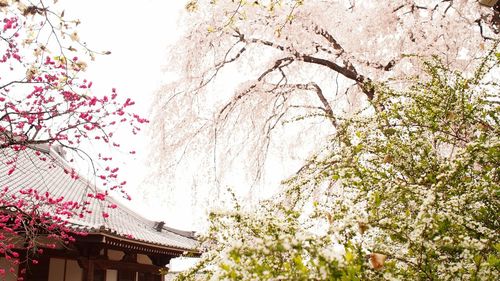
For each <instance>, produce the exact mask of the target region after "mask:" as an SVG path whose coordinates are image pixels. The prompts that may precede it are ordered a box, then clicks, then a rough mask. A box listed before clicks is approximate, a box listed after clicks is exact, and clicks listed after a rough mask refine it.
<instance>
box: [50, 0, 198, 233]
mask: <svg viewBox="0 0 500 281" xmlns="http://www.w3.org/2000/svg"><path fill="white" fill-rule="evenodd" d="M184 3H185V2H184V1H182V0H175V1H173V0H141V1H131V0H85V1H83V0H80V1H75V0H61V1H59V3H58V5H60V7H62V8H63V9H64V10H65V17H66V18H67V19H80V20H81V22H82V24H81V25H80V26H79V29H78V33H79V36H80V38H81V39H82V41H84V42H87V45H88V46H89V47H90V48H91V49H94V50H102V51H104V50H109V51H111V52H112V54H111V55H109V56H99V57H97V59H96V61H94V62H91V63H89V68H88V71H87V73H86V76H87V77H88V78H89V79H90V80H92V81H93V84H94V85H93V87H92V88H93V91H94V92H95V93H97V92H99V91H102V92H104V93H109V91H110V89H111V88H113V87H116V88H117V89H118V92H119V94H120V95H121V96H122V97H131V98H132V99H133V100H135V102H136V107H135V110H134V111H135V112H136V113H139V114H140V115H142V116H145V117H149V116H148V112H149V107H150V102H151V101H152V97H153V94H154V92H155V90H157V89H158V87H159V85H160V82H161V81H162V80H164V79H168V77H167V75H166V74H165V73H163V72H162V68H163V66H164V64H165V62H166V61H167V55H168V53H167V49H168V46H169V45H172V44H173V43H174V42H175V40H176V38H178V37H179V36H180V35H181V32H180V30H179V28H178V20H179V15H180V13H181V12H182V9H183V7H184ZM120 141H121V142H122V143H124V142H125V144H127V143H128V144H129V145H132V146H134V149H135V150H137V154H136V155H135V156H132V155H130V154H128V153H124V154H123V155H115V156H114V158H115V160H118V161H121V162H122V165H121V176H122V177H124V178H125V179H126V180H127V182H128V184H127V185H128V187H127V191H128V192H129V193H130V194H131V195H132V198H133V200H132V202H130V203H131V204H128V206H130V207H131V208H132V209H134V210H136V211H138V212H140V213H141V214H143V215H146V216H147V217H149V218H152V219H156V220H164V221H166V223H167V225H169V226H173V227H177V228H181V229H193V228H194V227H195V226H194V224H193V221H194V218H193V215H192V214H193V212H191V211H190V210H189V208H190V206H191V204H190V203H189V202H186V201H189V196H188V195H187V194H181V196H178V199H177V200H175V201H176V204H175V205H172V204H162V205H160V204H153V203H151V202H144V200H143V198H142V196H141V190H143V189H145V188H147V186H145V185H144V184H143V179H144V177H145V176H146V175H147V168H146V166H145V161H144V160H145V157H147V155H148V153H149V151H148V144H149V142H148V140H147V135H146V134H145V132H143V133H142V134H140V135H139V136H137V137H134V138H129V137H128V136H126V138H122V139H120ZM120 156H121V157H120ZM120 159H121V160H120Z"/></svg>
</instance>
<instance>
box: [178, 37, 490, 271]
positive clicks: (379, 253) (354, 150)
mask: <svg viewBox="0 0 500 281" xmlns="http://www.w3.org/2000/svg"><path fill="white" fill-rule="evenodd" d="M499 61H500V53H498V47H495V49H494V50H493V51H492V52H491V53H490V55H489V56H487V57H486V58H485V59H484V60H483V62H482V63H481V64H480V66H479V67H478V68H477V69H475V70H474V71H464V72H459V71H454V70H451V69H449V68H448V67H447V66H446V65H445V64H444V63H443V62H442V61H441V60H440V59H438V58H435V57H434V58H431V59H429V60H427V61H425V62H424V63H423V64H422V73H423V74H422V75H420V76H419V77H412V78H410V79H408V80H406V81H404V83H397V84H395V83H392V85H393V86H391V83H387V84H381V85H372V87H373V88H374V89H375V92H376V94H375V97H376V98H375V99H374V100H373V101H372V102H371V103H370V104H369V105H368V106H366V107H365V108H364V109H362V110H360V111H359V112H358V113H357V114H354V115H353V116H352V117H350V118H346V119H340V117H339V119H338V120H339V125H338V127H337V131H336V133H335V135H334V136H332V137H331V140H330V141H329V143H328V144H327V145H326V146H325V147H324V149H323V150H322V151H321V152H318V153H317V154H316V155H314V156H313V157H311V158H310V160H309V161H308V163H307V164H306V165H305V166H304V167H303V168H302V169H301V170H300V172H298V173H297V175H295V176H294V177H292V178H291V179H289V180H287V181H286V182H285V190H284V191H283V193H281V194H280V195H279V196H277V197H276V198H273V199H272V200H269V201H265V202H262V203H261V204H260V206H259V207H257V208H254V209H245V208H243V207H240V206H239V205H237V206H236V208H235V210H234V211H227V212H214V213H212V215H211V217H210V218H211V220H210V223H211V224H210V228H209V231H208V232H207V234H206V235H205V236H204V239H203V245H204V246H205V247H206V252H205V253H204V255H203V257H202V259H201V261H200V263H199V264H198V266H197V267H195V268H194V269H193V270H191V271H189V272H186V273H184V274H181V275H180V276H179V280H186V279H187V280H190V279H192V278H194V276H198V278H201V279H209V280H219V279H224V280H495V279H496V278H497V277H498V276H499V274H500V237H499V236H500V233H499V226H500V225H499V224H500V221H499V220H498V214H499V212H500V198H499V194H500V189H499V182H500V171H499V170H498V167H500V165H499V164H500V126H499V123H500V116H499V113H500V106H499V101H500V92H499V84H498V82H499V81H498V77H499V75H498V73H499V67H498V66H499ZM394 85H397V86H394Z"/></svg>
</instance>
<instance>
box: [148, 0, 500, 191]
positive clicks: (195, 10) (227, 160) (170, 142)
mask: <svg viewBox="0 0 500 281" xmlns="http://www.w3.org/2000/svg"><path fill="white" fill-rule="evenodd" d="M186 9H187V10H188V11H189V12H188V13H187V15H186V16H185V18H184V22H185V26H186V29H187V31H186V35H185V36H184V37H183V38H182V39H181V40H180V41H179V42H177V44H176V45H175V46H176V47H175V48H173V49H172V50H171V51H170V56H171V58H172V59H171V61H170V62H169V64H168V65H169V67H170V70H171V71H173V72H175V73H177V74H178V75H179V76H180V78H181V79H179V80H178V81H176V82H174V83H170V84H167V85H165V86H164V87H163V88H162V89H161V90H160V91H159V92H158V95H157V101H156V102H155V103H154V104H155V105H156V107H155V108H156V110H155V112H154V115H155V117H154V118H153V120H154V122H153V130H152V132H154V133H153V134H152V138H153V141H155V143H156V146H155V147H157V151H156V152H155V153H154V154H152V156H151V159H152V161H151V162H152V163H153V164H158V169H157V171H159V173H158V174H159V175H160V176H161V175H164V176H165V178H167V179H168V178H172V177H173V175H175V173H176V171H177V172H181V173H184V172H185V170H187V169H192V170H193V171H196V174H198V175H202V177H203V183H204V184H206V181H207V179H209V182H210V185H211V186H213V185H216V186H225V185H231V184H232V181H233V180H234V179H233V178H232V177H233V175H234V171H235V170H241V171H242V172H241V173H240V174H241V175H240V174H239V175H238V176H239V178H240V180H241V179H242V178H245V179H246V181H245V182H246V183H248V186H252V185H253V184H256V185H258V184H259V182H261V181H260V180H261V178H262V172H265V171H266V170H269V168H273V167H272V166H273V165H277V163H286V164H284V166H285V170H286V171H285V172H284V173H283V174H282V176H286V175H291V174H293V172H294V171H296V170H298V169H299V168H300V166H301V165H302V164H303V161H304V160H305V159H306V158H307V157H308V156H309V155H310V153H312V152H313V151H314V150H315V149H317V148H318V147H319V146H320V145H321V144H322V143H323V142H324V141H325V140H326V139H328V138H329V136H330V135H331V134H333V133H334V132H335V131H336V124H337V119H339V118H342V117H343V116H347V115H349V114H351V113H353V112H355V111H356V110H358V109H359V108H361V107H363V106H365V105H366V104H367V103H370V102H372V101H373V100H374V99H375V98H376V97H375V92H374V91H373V89H372V83H373V82H379V81H394V83H396V81H397V80H398V79H400V78H402V77H408V76H411V75H417V74H418V71H419V70H418V68H417V67H415V65H416V62H417V61H418V58H417V56H420V57H428V56H432V55H438V56H440V57H445V60H446V64H447V65H448V66H450V67H452V68H456V69H461V70H467V69H469V70H470V69H473V68H474V66H475V65H476V64H477V63H479V59H478V58H479V57H482V55H484V53H485V52H487V50H489V48H490V47H491V44H492V43H493V41H494V39H496V38H498V35H497V34H498V32H499V20H498V15H499V12H498V11H499V8H498V6H497V7H496V8H490V7H487V6H483V5H481V4H479V3H478V2H476V1H465V0H460V1H431V0H425V1H391V2H390V3H387V1H354V0H351V1H348V0H345V1H274V0H273V1H189V2H188V4H187V5H186ZM179 46H182V47H179ZM415 55H417V56H415ZM164 120H168V122H164ZM295 121H298V122H295ZM171 132H175V134H172V133H171ZM305 136H307V142H306V141H305V140H304V138H305ZM158 151H159V153H157V152H158ZM268 157H272V159H271V161H266V159H268ZM186 159H189V161H185V160H186ZM194 159H198V161H195V160H194ZM278 165H280V164H278ZM226 171H231V172H230V173H229V174H228V173H226ZM268 174H269V173H268ZM189 176H190V175H184V174H183V177H184V178H186V177H189ZM270 176H271V177H272V175H270ZM278 180H279V179H278ZM263 182H264V183H265V182H266V181H265V180H264V181H263ZM277 182H278V181H276V180H275V181H274V182H273V183H277ZM247 192H249V191H248V190H247ZM250 192H251V191H250Z"/></svg>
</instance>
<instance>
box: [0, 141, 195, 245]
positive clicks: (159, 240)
mask: <svg viewBox="0 0 500 281" xmlns="http://www.w3.org/2000/svg"><path fill="white" fill-rule="evenodd" d="M16 157H17V160H15V166H16V169H15V170H14V171H13V172H12V174H10V175H8V171H9V170H10V168H11V167H12V165H8V164H7V163H8V162H9V161H12V160H13V159H15V158H16ZM0 159H1V162H2V164H1V166H0V188H2V189H3V188H4V187H8V188H9V194H11V195H12V194H15V195H17V196H19V192H18V191H19V190H21V189H28V188H33V189H36V190H38V192H39V193H40V194H44V193H45V192H49V193H50V195H51V196H52V197H56V198H59V197H64V201H66V202H67V201H72V202H78V203H82V202H83V201H89V202H90V204H89V205H88V207H87V210H88V211H90V213H87V214H85V215H84V217H83V218H79V217H77V216H73V217H71V218H69V219H67V221H68V224H69V226H71V227H72V228H74V229H78V230H84V231H87V232H89V233H99V234H107V235H112V236H115V237H120V238H123V239H127V240H133V241H140V242H145V243H147V244H152V245H157V246H162V247H168V248H171V249H173V250H180V251H194V252H197V251H196V248H197V246H198V242H197V241H196V239H194V235H193V233H192V232H187V231H180V230H176V229H173V228H169V227H161V231H157V229H155V227H156V226H158V222H155V221H152V220H148V219H146V218H144V217H142V216H141V215H139V214H137V213H135V212H133V211H132V210H130V209H129V208H127V207H126V206H124V205H123V204H121V203H120V202H118V201H117V200H115V199H113V198H112V197H111V196H106V199H105V200H104V201H101V200H97V199H92V198H89V197H88V194H89V193H95V192H96V191H97V192H99V189H97V188H96V186H95V184H93V183H91V182H89V181H88V180H86V179H85V178H84V177H81V176H80V177H78V178H77V179H74V178H72V177H71V176H70V175H69V174H68V171H71V170H72V169H71V167H70V166H69V165H68V163H67V161H65V160H64V159H63V158H62V157H61V156H60V155H59V154H58V153H57V152H56V150H54V149H51V148H49V147H48V146H41V145H37V146H36V147H31V148H26V149H25V150H21V151H14V150H13V149H11V148H4V149H1V150H0ZM101 192H102V191H101ZM112 204H116V205H117V208H108V207H107V206H109V205H112ZM103 212H106V213H108V214H109V217H108V218H104V217H103V215H102V214H103Z"/></svg>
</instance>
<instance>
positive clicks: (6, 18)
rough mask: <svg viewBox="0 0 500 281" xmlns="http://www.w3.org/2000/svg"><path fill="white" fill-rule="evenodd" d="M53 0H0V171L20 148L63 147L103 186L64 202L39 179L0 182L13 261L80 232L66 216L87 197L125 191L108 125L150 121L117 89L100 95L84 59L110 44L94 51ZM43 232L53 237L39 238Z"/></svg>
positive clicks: (4, 246)
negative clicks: (97, 150) (42, 190)
mask: <svg viewBox="0 0 500 281" xmlns="http://www.w3.org/2000/svg"><path fill="white" fill-rule="evenodd" d="M56 2H57V1H48V0H47V1H43V0H40V1H10V0H2V1H0V16H1V20H0V22H1V26H0V68H1V73H2V74H1V76H0V147H1V150H2V155H3V156H4V157H2V165H3V167H7V168H8V169H7V171H8V172H7V175H3V176H7V177H8V176H10V175H11V174H13V173H14V172H15V171H16V163H17V160H18V157H20V155H21V154H22V152H23V151H25V150H27V149H31V148H36V147H37V146H40V145H45V146H48V147H53V148H56V147H57V149H59V150H64V151H66V152H67V154H68V155H67V159H66V160H67V161H68V162H72V161H73V160H77V159H79V158H82V159H84V160H86V161H87V162H88V163H89V165H90V166H91V167H92V168H93V171H94V176H95V177H96V179H97V181H96V185H97V186H100V187H102V190H101V191H99V190H89V191H88V194H89V198H87V200H84V201H83V202H69V201H67V200H65V199H64V198H62V197H54V196H53V195H52V194H50V192H47V193H40V192H39V191H38V189H37V188H39V187H37V186H26V187H23V188H21V189H20V190H19V189H18V188H17V187H16V186H2V187H1V191H0V256H2V257H4V258H6V259H7V260H9V261H11V262H12V263H13V264H19V263H30V264H31V263H32V264H36V263H37V262H36V255H39V254H41V253H42V252H43V249H42V248H44V247H53V246H54V245H55V243H68V242H71V241H73V239H74V235H78V234H82V233H78V232H75V231H74V230H72V229H71V228H69V227H68V224H67V220H68V219H71V218H74V217H81V216H84V215H86V214H87V213H88V212H87V210H86V207H87V205H88V201H91V200H101V201H103V200H105V197H106V196H107V195H108V191H111V190H117V191H119V192H120V191H121V192H122V193H123V194H124V196H128V195H126V192H125V191H124V190H123V189H122V188H123V186H124V185H125V182H120V181H119V180H118V175H117V174H118V168H117V167H114V166H113V165H112V164H111V163H109V164H108V162H110V160H112V158H111V156H110V155H108V153H109V150H110V149H113V148H114V149H116V148H117V147H119V146H120V144H119V141H117V140H116V139H115V138H114V136H113V133H114V132H115V131H116V130H117V129H118V128H119V127H127V130H128V128H130V131H131V133H133V134H135V133H137V132H138V131H139V130H140V125H141V123H145V122H147V121H146V120H145V119H143V118H141V117H139V116H138V115H136V114H134V113H133V112H131V111H130V108H131V107H132V106H133V104H134V102H133V101H132V100H130V99H122V98H119V97H118V94H117V91H116V90H115V89H110V92H109V93H107V94H104V95H96V94H95V93H93V92H92V81H90V80H87V79H86V78H85V77H84V73H85V70H86V68H87V64H88V63H90V62H91V61H93V60H94V59H95V57H96V55H107V54H110V52H109V51H104V52H97V51H94V50H92V49H90V48H89V47H88V46H87V45H86V44H85V43H84V42H83V41H81V40H80V38H79V36H78V31H77V27H78V25H79V24H80V22H79V21H78V20H68V19H66V18H65V17H64V11H58V10H57V9H56V8H55V7H54V5H55V4H56ZM89 145H92V146H94V147H100V151H102V153H99V154H98V155H97V154H96V155H94V154H91V153H88V151H87V150H86V147H87V148H88V147H89ZM106 151H107V152H106ZM130 153H135V152H134V151H131V152H130ZM37 155H38V157H39V158H40V159H41V160H43V161H54V160H53V159H49V158H48V157H47V156H46V155H43V154H39V153H37ZM75 157H76V158H75ZM2 170H3V168H2ZM67 174H68V177H71V178H73V179H74V180H77V179H78V177H79V174H78V173H77V171H75V170H68V171H67ZM3 176H2V177H3ZM14 190H15V191H16V192H14ZM86 201H87V203H85V202H86ZM111 207H112V208H113V207H116V206H111ZM102 216H104V217H106V216H108V214H107V213H106V212H104V213H103V214H102ZM42 236H43V237H49V238H51V239H49V240H41V239H38V238H40V237H42ZM14 238H15V239H14ZM20 240H21V241H20ZM13 241H16V242H13ZM40 241H42V242H40ZM43 241H49V242H43ZM3 274H6V272H5V269H2V270H1V271H0V275H3Z"/></svg>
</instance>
